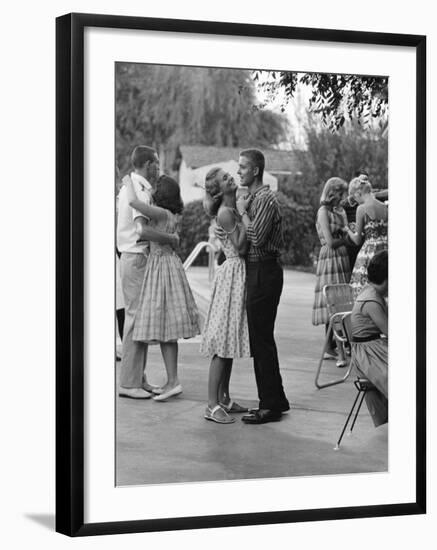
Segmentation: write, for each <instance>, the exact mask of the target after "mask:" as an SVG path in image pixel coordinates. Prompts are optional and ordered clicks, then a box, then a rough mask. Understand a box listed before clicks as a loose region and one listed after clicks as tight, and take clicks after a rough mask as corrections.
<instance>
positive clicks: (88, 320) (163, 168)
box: [56, 14, 426, 536]
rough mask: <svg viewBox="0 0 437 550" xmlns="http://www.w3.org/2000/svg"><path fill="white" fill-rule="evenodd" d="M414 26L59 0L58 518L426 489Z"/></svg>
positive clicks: (222, 523) (135, 526)
mask: <svg viewBox="0 0 437 550" xmlns="http://www.w3.org/2000/svg"><path fill="white" fill-rule="evenodd" d="M424 48H425V38H424V37H422V36H415V35H405V36H398V35H391V34H384V33H382V34H377V33H355V32H352V33H351V32H348V31H347V30H332V31H331V30H325V29H322V28H320V29H310V28H301V29H300V28H297V27H280V26H274V27H269V26H268V25H267V26H262V25H261V26H257V25H244V24H243V25H234V24H231V23H221V22H207V21H200V20H192V21H186V20H175V19H167V20H160V19H154V18H141V17H118V16H112V15H90V14H70V15H65V16H63V17H61V18H59V19H58V20H57V64H56V66H57V95H56V97H57V113H58V115H59V116H58V119H57V136H59V140H58V142H57V146H58V149H57V158H58V163H57V202H56V212H57V223H58V233H57V240H56V244H57V247H56V250H57V287H56V288H57V302H56V311H57V342H58V346H57V386H56V393H57V402H56V403H57V410H56V418H57V470H56V479H57V526H56V529H57V531H59V532H61V533H64V534H67V535H70V536H86V535H95V534H118V533H139V532H144V531H148V532H149V531H163V530H175V529H176V530H190V529H199V528H211V527H230V526H234V527H236V526H244V525H246V526H247V525H261V524H275V523H289V522H307V521H320V520H327V519H330V520H334V519H347V518H365V517H367V518H368V517H378V516H379V517H380V516H387V515H399V514H402V515H412V514H422V513H424V511H425V500H424V499H425V492H424V487H425V467H426V465H425V430H426V423H425V369H424V368H423V365H424V361H425V333H424V321H425V292H424V289H425V286H424V283H425V275H424V267H425V255H424V251H423V249H422V248H421V246H420V244H421V242H422V241H423V239H424V237H425V225H424V212H425V187H424V182H425V146H424V143H425V142H424V140H425V137H424V136H425V134H424V109H423V107H422V105H423V101H424V96H425V72H424V71H425V65H424V61H425V49H424ZM389 312H390V313H389Z"/></svg>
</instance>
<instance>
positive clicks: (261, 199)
mask: <svg viewBox="0 0 437 550" xmlns="http://www.w3.org/2000/svg"><path fill="white" fill-rule="evenodd" d="M247 215H248V216H249V218H250V223H249V226H248V227H247V230H246V233H247V239H248V241H249V251H248V254H247V260H248V261H249V262H259V261H263V260H270V259H276V258H279V256H280V254H281V252H280V249H281V248H282V246H283V236H282V216H281V213H280V210H279V204H278V201H277V199H276V196H275V194H274V193H273V191H271V190H270V187H268V186H267V185H263V186H262V187H260V188H258V189H257V190H256V191H255V193H253V194H252V195H251V196H250V200H249V204H248V207H247Z"/></svg>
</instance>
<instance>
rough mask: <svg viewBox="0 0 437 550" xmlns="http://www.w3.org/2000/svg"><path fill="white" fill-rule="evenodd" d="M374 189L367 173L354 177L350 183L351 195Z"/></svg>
mask: <svg viewBox="0 0 437 550" xmlns="http://www.w3.org/2000/svg"><path fill="white" fill-rule="evenodd" d="M371 191H372V184H371V183H370V181H369V178H368V177H367V176H365V175H362V176H358V177H357V178H354V179H353V180H351V182H350V183H349V195H350V196H352V195H354V193H357V192H358V193H361V194H366V193H370V192H371Z"/></svg>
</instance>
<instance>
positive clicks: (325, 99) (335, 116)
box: [253, 71, 388, 132]
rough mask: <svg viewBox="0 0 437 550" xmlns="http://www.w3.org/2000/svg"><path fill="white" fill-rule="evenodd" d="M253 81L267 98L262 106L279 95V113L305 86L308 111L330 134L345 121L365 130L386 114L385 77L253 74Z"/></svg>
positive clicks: (288, 72)
mask: <svg viewBox="0 0 437 550" xmlns="http://www.w3.org/2000/svg"><path fill="white" fill-rule="evenodd" d="M253 79H254V81H255V82H257V85H258V87H259V89H260V91H262V92H263V93H264V94H265V95H266V97H267V100H266V102H265V103H264V106H265V105H267V104H268V103H269V102H271V101H272V100H273V99H275V98H277V97H278V94H280V93H282V97H283V101H282V110H285V106H286V104H287V103H288V102H289V101H290V100H291V99H292V98H293V97H294V95H295V92H296V89H297V87H298V86H299V85H306V86H308V87H309V89H310V91H311V96H310V99H309V109H310V111H311V112H313V113H318V114H319V115H320V116H321V118H322V120H323V122H324V124H325V125H326V126H327V127H328V128H329V129H330V130H331V131H333V132H334V131H337V130H338V129H339V128H341V127H342V126H343V125H344V124H345V122H346V120H348V119H349V120H356V121H357V122H358V123H360V124H362V125H363V126H365V127H368V126H370V124H371V121H372V119H373V120H374V119H377V118H379V119H381V118H383V117H384V116H385V115H386V114H387V113H388V78H387V77H376V76H361V75H347V74H325V73H295V72H290V71H279V72H276V71H254V72H253Z"/></svg>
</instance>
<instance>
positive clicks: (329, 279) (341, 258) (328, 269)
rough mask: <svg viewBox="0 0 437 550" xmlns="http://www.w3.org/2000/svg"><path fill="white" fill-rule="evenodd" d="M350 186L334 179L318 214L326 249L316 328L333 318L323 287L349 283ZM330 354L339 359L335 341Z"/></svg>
mask: <svg viewBox="0 0 437 550" xmlns="http://www.w3.org/2000/svg"><path fill="white" fill-rule="evenodd" d="M346 192H347V184H346V182H345V181H344V180H342V179H341V178H330V179H329V180H328V181H327V182H326V183H325V186H324V188H323V192H322V195H321V197H320V208H319V210H318V212H317V220H316V229H317V233H318V235H319V239H320V242H321V244H322V247H321V249H320V253H319V260H318V262H317V269H316V277H317V280H316V288H315V295H314V305H313V316H312V322H313V325H321V324H323V323H324V324H325V326H326V328H327V326H328V322H329V317H328V311H327V309H326V303H325V299H324V297H323V293H322V290H323V287H324V286H325V285H329V284H338V283H349V279H350V275H351V272H350V266H349V257H348V253H347V248H346V246H345V245H346V240H345V238H344V236H343V228H344V224H345V221H344V216H343V213H344V210H343V208H341V207H340V203H341V202H342V201H343V200H344V199H345V198H346ZM328 353H329V354H330V355H334V356H335V350H334V343H333V342H331V349H330V350H329V351H328Z"/></svg>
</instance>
